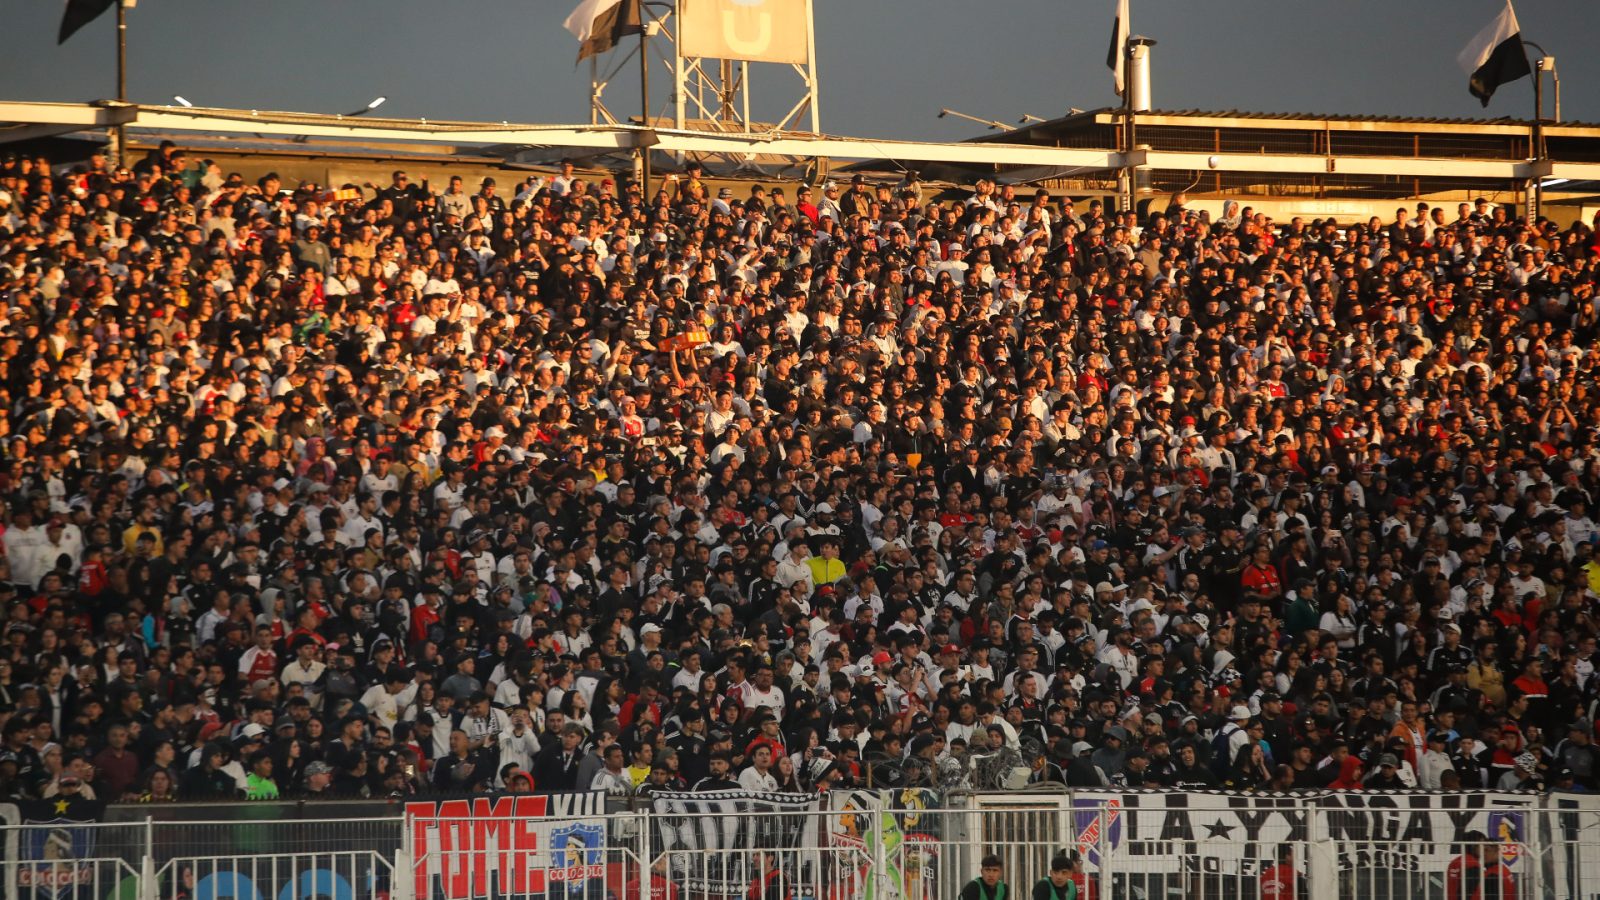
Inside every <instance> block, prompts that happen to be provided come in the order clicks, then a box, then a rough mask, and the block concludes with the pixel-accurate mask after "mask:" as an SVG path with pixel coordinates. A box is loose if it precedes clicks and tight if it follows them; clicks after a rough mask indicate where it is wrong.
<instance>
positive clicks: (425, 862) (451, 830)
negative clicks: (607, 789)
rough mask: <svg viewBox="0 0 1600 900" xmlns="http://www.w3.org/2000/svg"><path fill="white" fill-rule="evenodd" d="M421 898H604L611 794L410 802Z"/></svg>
mask: <svg viewBox="0 0 1600 900" xmlns="http://www.w3.org/2000/svg"><path fill="white" fill-rule="evenodd" d="M405 811H406V826H407V827H408V828H409V829H410V830H411V846H412V848H413V849H412V852H413V853H414V854H415V858H414V859H413V864H414V866H415V891H416V896H417V897H419V898H421V897H427V898H430V900H480V898H488V897H504V896H508V895H522V896H526V895H528V894H543V895H545V896H550V897H557V896H559V897H592V898H595V900H601V898H604V897H605V895H606V886H607V885H606V882H607V877H608V869H607V858H606V857H607V846H606V838H607V835H606V818H605V815H604V814H605V794H604V793H602V792H599V791H594V792H586V793H580V794H549V795H539V794H506V795H500V796H494V797H473V798H470V799H462V800H425V801H419V802H414V803H407V804H406V808H405Z"/></svg>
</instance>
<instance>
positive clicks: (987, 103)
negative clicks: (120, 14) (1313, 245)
mask: <svg viewBox="0 0 1600 900" xmlns="http://www.w3.org/2000/svg"><path fill="white" fill-rule="evenodd" d="M576 2H577V0H455V2H439V0H431V2H429V0H383V2H376V0H334V2H329V0H257V2H248V3H246V2H240V0H140V2H139V4H138V7H137V8H135V9H133V10H130V11H129V14H128V15H129V47H130V50H129V86H130V87H129V90H130V94H131V98H132V99H133V100H135V101H138V102H143V103H170V102H171V97H172V95H173V94H182V95H184V96H186V97H187V98H188V99H190V100H191V101H193V102H194V103H196V104H198V105H202V106H227V107H242V108H260V109H291V110H306V111H316V112H330V113H332V112H347V111H350V110H354V109H358V108H360V107H361V106H363V105H364V104H365V103H366V102H367V100H369V99H370V98H372V97H373V96H375V95H379V94H383V95H387V96H388V97H389V98H390V100H389V103H388V104H387V105H385V106H384V107H383V109H382V110H381V113H382V114H383V115H388V116H397V117H427V118H431V119H483V120H502V119H506V120H510V121H514V122H519V121H520V122H550V123H554V122H580V121H586V120H587V112H586V106H585V98H584V85H585V80H586V78H587V73H588V67H587V65H585V66H583V67H581V68H579V67H575V66H574V64H573V60H574V56H575V54H576V50H577V42H576V41H575V40H574V39H573V37H572V36H571V35H570V34H568V33H567V32H566V31H564V30H563V29H562V28H561V22H562V20H563V19H564V18H565V17H566V15H567V13H568V12H570V10H571V7H572V6H574V5H575V4H576ZM816 2H817V11H816V19H817V23H816V27H817V53H818V57H819V60H820V65H821V80H822V89H823V91H822V104H821V106H822V125H823V128H824V130H826V131H828V132H831V133H834V134H843V135H851V136H859V137H885V138H906V139H935V140H951V139H957V138H962V137H968V136H971V135H973V134H975V133H978V132H980V131H982V128H981V126H975V125H972V124H970V123H965V122H961V121H958V120H955V119H945V120H942V121H941V120H939V119H937V118H935V113H936V112H937V111H938V109H939V107H941V106H949V107H952V108H954V109H958V110H961V111H962V112H967V113H971V114H973V115H977V116H982V117H985V118H992V119H999V120H1001V121H1006V122H1015V121H1016V120H1017V119H1018V118H1019V117H1020V116H1021V115H1023V114H1024V113H1030V114H1033V115H1038V116H1044V117H1051V116H1055V115H1060V114H1062V113H1065V112H1066V111H1067V109H1068V108H1069V107H1079V108H1084V109H1088V108H1094V107H1098V106H1107V105H1111V104H1113V103H1115V102H1116V97H1115V95H1114V94H1113V93H1112V89H1111V77H1110V73H1109V71H1108V70H1107V69H1106V67H1105V51H1106V44H1107V40H1108V37H1109V31H1110V24H1111V13H1112V3H1111V2H1109V0H1092V2H1084V0H989V2H976V3H975V2H970V0H816ZM1131 2H1132V18H1133V30H1134V32H1135V33H1137V34H1143V35H1148V36H1150V37H1152V38H1155V39H1156V40H1157V41H1158V42H1159V46H1157V47H1156V48H1155V50H1154V56H1153V59H1154V77H1153V82H1154V102H1155V106H1156V107H1157V108H1161V109H1183V108H1196V109H1216V110H1220V109H1240V110H1248V111H1261V112H1325V113H1368V114H1386V115H1410V116H1446V117H1480V116H1487V117H1499V116H1517V117H1528V116H1531V115H1532V106H1533V99H1532V86H1531V82H1530V81H1529V80H1527V79H1524V80H1522V81H1520V82H1516V83H1514V84H1511V85H1508V86H1506V87H1504V88H1502V89H1501V92H1500V93H1499V94H1497V95H1496V96H1495V98H1494V102H1493V103H1491V104H1490V106H1489V108H1488V109H1487V110H1484V109H1482V108H1481V107H1480V106H1479V104H1478V101H1477V100H1475V99H1473V98H1472V97H1471V96H1470V95H1469V94H1468V93H1467V86H1466V76H1465V75H1464V74H1463V73H1462V72H1461V70H1460V69H1459V68H1458V67H1457V65H1456V61H1455V57H1456V54H1457V53H1458V52H1459V51H1460V50H1461V48H1462V47H1463V46H1465V45H1466V43H1467V41H1468V40H1469V39H1471V37H1472V36H1473V34H1474V33H1475V32H1476V31H1477V30H1478V29H1480V28H1481V27H1483V26H1484V25H1486V24H1487V23H1488V22H1489V20H1490V19H1491V18H1493V17H1494V16H1495V15H1496V14H1497V13H1498V11H1499V10H1500V8H1501V5H1500V3H1498V2H1496V0H1409V2H1396V0H1338V2H1331V3H1310V2H1304V0H1272V2H1269V0H1228V2H1221V3H1196V2H1193V0H1131ZM61 8H62V7H61V3H60V2H47V0H31V2H26V3H21V2H19V3H13V4H11V5H10V9H9V13H10V18H9V19H8V21H10V22H11V25H10V26H9V27H8V29H7V32H8V33H7V52H6V53H5V54H4V55H3V56H0V86H3V91H0V95H3V96H4V97H5V99H15V100H74V101H76V100H90V99H95V98H100V97H109V96H111V95H112V94H113V93H114V84H115V82H114V41H115V35H114V28H113V25H112V21H113V18H114V17H113V16H112V15H111V14H109V13H108V14H107V15H106V16H104V17H103V18H102V19H100V20H99V21H97V22H95V23H94V24H92V25H90V26H88V27H87V28H85V29H84V30H83V31H81V32H80V33H79V34H77V35H76V36H75V37H74V38H73V39H72V40H71V41H69V42H68V43H67V45H66V46H64V47H57V46H56V44H55V34H56V28H57V25H58V23H59V21H60V15H61ZM1517 13H1518V18H1519V20H1520V22H1521V25H1522V33H1523V35H1524V37H1526V38H1527V39H1529V40H1532V41H1537V42H1539V43H1541V44H1543V45H1544V47H1545V49H1546V50H1548V51H1549V52H1550V53H1552V54H1554V55H1555V56H1556V58H1557V61H1558V69H1559V71H1560V73H1561V76H1562V83H1563V85H1562V86H1563V97H1562V106H1563V109H1562V112H1563V117H1564V118H1565V119H1567V120H1587V121H1600V89H1597V86H1600V54H1595V53H1594V52H1592V46H1593V44H1594V42H1595V41H1596V39H1600V5H1597V4H1596V3H1595V2H1594V0H1540V2H1538V3H1532V2H1525V3H1523V4H1522V5H1521V6H1519V8H1518V9H1517ZM652 77H653V79H654V81H653V89H654V90H653V92H654V94H655V99H656V101H657V103H658V104H660V103H663V102H664V101H665V98H666V89H667V87H668V80H667V77H666V73H665V71H664V70H661V69H658V70H657V71H656V72H655V73H653V75H652ZM751 81H752V84H753V85H754V87H755V96H756V97H757V100H758V105H757V109H756V111H755V112H756V117H757V118H758V119H759V118H770V117H771V116H772V114H773V112H774V107H777V106H779V105H782V106H784V108H787V106H788V105H789V104H790V103H792V102H793V100H794V99H795V97H796V93H795V92H796V91H797V90H798V80H797V79H796V78H795V76H794V75H793V73H792V72H791V71H790V70H789V69H788V68H787V67H778V66H771V65H756V66H752V77H751ZM618 82H619V83H618V84H617V85H615V86H614V87H613V88H612V91H611V92H610V93H609V94H608V100H609V101H610V103H611V105H612V109H613V111H614V112H617V113H618V114H619V115H622V114H633V113H635V112H636V111H637V107H638V92H637V83H638V76H637V70H636V69H629V70H628V71H626V72H625V73H624V74H623V75H622V76H620V77H619V79H618ZM763 98H764V99H765V101H766V102H764V103H763V102H762V100H763ZM1549 102H1550V101H1549V99H1548V97H1547V100H1546V103H1547V107H1546V109H1547V113H1548V111H1549V106H1548V104H1549ZM656 108H657V109H660V108H661V107H660V106H659V105H658V106H657V107H656Z"/></svg>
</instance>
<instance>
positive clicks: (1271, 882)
mask: <svg viewBox="0 0 1600 900" xmlns="http://www.w3.org/2000/svg"><path fill="white" fill-rule="evenodd" d="M1304 896H1305V891H1303V890H1301V887H1300V873H1298V872H1296V871H1295V868H1294V848H1293V847H1291V846H1289V845H1288V844H1285V845H1284V846H1283V847H1281V848H1279V850H1278V862H1277V865H1273V866H1269V867H1267V869H1266V871H1264V872H1262V873H1261V891H1260V898H1259V900H1299V898H1301V897H1304Z"/></svg>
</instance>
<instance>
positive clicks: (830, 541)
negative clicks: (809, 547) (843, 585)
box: [806, 537, 845, 589]
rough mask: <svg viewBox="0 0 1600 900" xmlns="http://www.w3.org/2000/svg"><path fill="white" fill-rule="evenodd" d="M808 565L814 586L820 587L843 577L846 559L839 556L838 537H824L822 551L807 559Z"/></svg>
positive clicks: (829, 584)
mask: <svg viewBox="0 0 1600 900" xmlns="http://www.w3.org/2000/svg"><path fill="white" fill-rule="evenodd" d="M806 566H807V567H808V568H810V569H811V584H812V586H813V587H816V588H819V589H820V588H822V587H826V586H831V585H832V584H833V583H834V582H836V581H838V580H839V579H841V578H843V577H844V574H845V573H844V561H843V560H841V559H840V558H839V540H838V538H833V537H827V538H823V540H822V552H820V553H818V554H817V555H816V556H813V557H811V558H810V559H808V560H806Z"/></svg>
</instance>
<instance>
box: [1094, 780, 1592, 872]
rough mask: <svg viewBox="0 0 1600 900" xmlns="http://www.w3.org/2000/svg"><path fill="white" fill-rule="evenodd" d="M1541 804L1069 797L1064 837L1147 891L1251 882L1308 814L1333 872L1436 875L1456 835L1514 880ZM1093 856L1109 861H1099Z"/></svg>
mask: <svg viewBox="0 0 1600 900" xmlns="http://www.w3.org/2000/svg"><path fill="white" fill-rule="evenodd" d="M1540 800H1541V798H1540V797H1538V796H1537V795H1534V794H1525V793H1515V792H1494V791H1482V792H1474V793H1461V794H1423V793H1415V794H1407V793H1380V792H1356V791H1339V792H1328V793H1321V794H1301V795H1294V794H1276V795H1275V794H1260V795H1229V794H1224V793H1220V792H1218V793H1196V792H1159V791H1129V792H1110V791H1078V792H1074V793H1073V795H1072V799H1071V801H1070V802H1071V804H1072V807H1073V809H1072V829H1073V830H1072V834H1071V839H1072V841H1073V843H1074V845H1075V846H1077V848H1078V850H1079V852H1080V853H1081V854H1082V856H1083V858H1084V860H1085V864H1086V867H1087V868H1089V869H1090V870H1091V871H1099V870H1102V869H1104V870H1108V871H1110V872H1112V873H1113V874H1114V876H1115V877H1117V878H1119V879H1122V878H1125V877H1126V878H1135V879H1141V878H1142V879H1144V880H1145V881H1144V884H1143V885H1142V886H1143V887H1144V888H1145V889H1146V891H1147V892H1148V891H1150V890H1151V889H1153V887H1154V886H1153V884H1152V882H1151V879H1152V878H1154V879H1155V880H1158V881H1159V880H1163V879H1164V876H1168V875H1188V874H1206V875H1219V876H1234V877H1243V876H1256V875H1259V874H1260V873H1261V872H1264V871H1266V870H1267V869H1269V868H1270V867H1272V866H1273V865H1274V864H1275V863H1276V862H1277V858H1278V853H1279V851H1280V849H1281V848H1283V847H1285V846H1290V847H1293V846H1299V845H1304V844H1305V843H1306V842H1307V841H1309V840H1311V839H1312V834H1311V832H1310V829H1309V821H1310V817H1311V816H1313V815H1315V816H1318V817H1319V818H1320V820H1321V821H1322V822H1323V823H1324V826H1323V827H1324V828H1325V829H1326V832H1325V833H1323V834H1321V835H1319V837H1320V838H1321V839H1323V840H1326V841H1329V842H1331V843H1332V845H1333V847H1334V848H1335V852H1336V856H1335V857H1334V858H1335V860H1336V868H1337V870H1338V871H1340V872H1351V871H1358V870H1367V869H1370V868H1381V869H1390V870H1394V871H1398V872H1427V873H1440V874H1442V873H1444V872H1445V870H1446V868H1447V867H1448V866H1449V864H1450V861H1451V860H1452V859H1454V858H1455V857H1456V856H1457V855H1458V854H1459V853H1460V852H1461V844H1462V842H1463V841H1464V840H1465V835H1466V834H1467V833H1469V832H1478V833H1481V834H1483V835H1484V836H1485V837H1487V838H1488V839H1489V840H1490V841H1491V842H1493V843H1495V844H1497V845H1498V847H1499V849H1500V856H1501V859H1502V860H1503V861H1504V862H1505V864H1506V866H1507V868H1508V869H1510V870H1511V871H1512V872H1513V873H1516V872H1518V871H1519V870H1525V869H1527V868H1528V863H1527V862H1526V856H1527V854H1526V849H1525V848H1526V842H1527V840H1528V835H1527V828H1528V827H1529V825H1530V824H1531V822H1530V816H1529V813H1530V812H1533V811H1535V810H1537V809H1538V808H1539V806H1540ZM1596 810H1597V811H1600V801H1596ZM1102 828H1103V829H1104V830H1105V834H1104V835H1102V834H1101V833H1100V832H1101V829H1102ZM1102 850H1105V851H1106V852H1108V853H1109V855H1110V859H1109V860H1102V859H1101V858H1100V854H1101V851H1102ZM1297 863H1298V864H1299V865H1301V866H1303V865H1304V861H1303V860H1299V861H1297Z"/></svg>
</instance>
